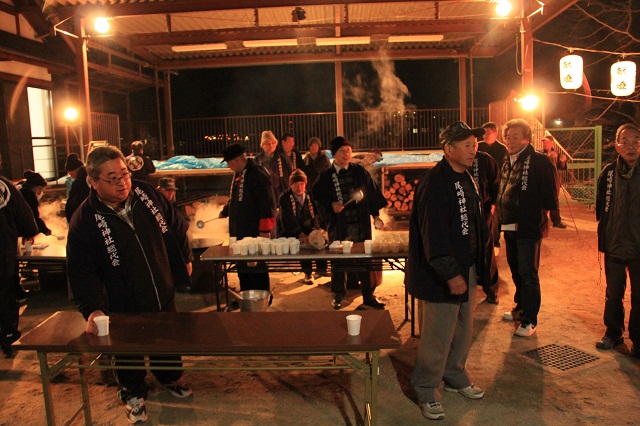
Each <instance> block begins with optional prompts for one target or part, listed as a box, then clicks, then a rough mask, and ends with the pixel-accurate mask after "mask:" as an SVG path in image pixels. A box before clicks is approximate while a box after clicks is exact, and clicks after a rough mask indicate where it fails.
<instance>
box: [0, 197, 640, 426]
mask: <svg viewBox="0 0 640 426" xmlns="http://www.w3.org/2000/svg"><path fill="white" fill-rule="evenodd" d="M561 210H562V216H563V220H564V222H565V223H566V224H567V225H568V228H567V229H557V228H553V229H552V230H551V235H550V237H549V238H547V239H545V240H544V241H543V244H542V258H541V265H540V278H541V285H542V308H541V311H540V316H539V325H538V332H537V333H536V334H534V335H533V336H532V337H530V338H519V337H514V336H513V331H514V329H515V326H514V324H513V323H509V322H505V321H503V320H502V319H501V317H502V314H503V313H504V312H505V311H508V310H510V309H511V307H512V299H513V293H514V286H513V283H512V281H511V278H510V274H509V269H508V266H507V263H506V259H505V257H504V252H502V253H500V255H499V256H498V262H499V270H500V274H501V275H500V276H501V282H500V284H501V288H500V291H499V295H500V304H499V305H498V306H496V305H490V304H487V303H486V302H484V301H483V300H484V297H483V294H482V291H479V292H478V297H477V300H476V312H475V329H474V341H473V346H472V348H471V352H470V354H469V359H468V363H467V369H468V370H469V373H470V375H471V377H472V378H473V381H474V383H475V384H476V385H477V386H479V387H481V388H483V389H484V390H485V392H486V395H485V397H484V398H483V399H481V400H474V401H472V400H468V399H465V398H463V397H462V396H460V395H458V394H449V393H444V395H443V398H442V404H443V407H444V409H445V412H446V419H445V420H443V421H441V422H440V423H441V424H461V425H495V424H510V425H565V424H566V425H574V424H598V425H624V424H629V425H630V424H637V423H638V422H640V420H639V419H640V408H639V404H638V399H639V396H640V361H638V360H636V359H633V358H631V357H630V356H629V355H628V350H629V348H630V346H631V344H630V342H629V341H628V339H627V338H626V337H627V335H626V334H625V344H624V345H622V346H620V347H618V348H616V349H613V350H610V351H600V350H597V349H596V348H595V347H594V343H595V342H596V341H597V340H598V339H599V338H600V337H601V336H602V335H603V332H604V328H603V325H602V310H603V305H604V293H605V281H604V272H603V270H602V266H603V259H602V257H601V256H599V255H598V252H597V245H596V234H595V229H596V222H595V215H594V213H593V212H592V211H589V210H588V209H587V208H586V207H585V206H583V205H579V204H574V203H572V204H570V205H568V206H567V205H565V204H563V205H562V206H561ZM299 278H301V277H300V276H299V275H298V276H295V275H293V274H291V273H279V274H274V275H273V276H272V286H273V287H274V288H275V291H274V293H275V299H274V303H273V306H272V307H271V308H270V309H272V310H277V311H292V310H312V309H313V310H330V309H332V308H331V306H330V302H331V294H330V291H329V288H328V286H327V285H326V282H327V281H328V279H327V278H323V279H320V280H318V283H317V284H316V285H313V286H307V285H303V284H301V283H298V282H297V280H298V279H299ZM402 280H403V275H402V274H401V273H400V272H385V273H384V281H383V284H382V286H381V287H380V288H379V289H378V290H377V294H378V296H379V298H380V299H381V300H383V301H385V302H386V303H387V308H388V309H389V311H390V313H391V316H392V318H393V320H394V323H395V325H396V327H397V329H398V333H399V334H400V336H401V338H402V346H401V347H400V348H399V349H397V350H390V351H384V353H383V354H382V356H381V371H380V382H379V393H378V408H379V424H380V425H415V424H429V423H430V422H431V421H430V420H427V419H424V418H423V417H422V416H421V414H420V410H419V409H418V407H417V405H416V399H415V394H414V392H413V390H412V388H411V385H410V379H411V372H412V369H413V363H414V358H415V352H416V348H417V343H418V339H417V338H413V337H411V335H410V326H409V324H407V323H404V321H403V318H404V309H403V306H404V304H403V295H404V287H403V284H402ZM234 282H236V281H234V280H232V284H233V283H234ZM358 293H359V292H358V291H357V290H352V291H351V292H350V293H349V294H348V299H347V300H348V301H349V302H350V303H349V304H348V305H347V306H346V307H344V308H343V311H345V312H347V311H350V310H353V309H355V308H356V307H357V306H358V305H359V304H360V302H361V296H359V294H358ZM65 294H66V293H65V289H64V287H59V288H53V289H51V288H50V289H43V290H41V291H39V292H32V295H31V296H30V298H29V301H28V305H27V307H26V309H25V310H24V312H23V314H22V316H21V328H22V331H23V333H24V332H27V331H29V330H30V329H32V328H33V327H35V326H36V325H37V324H38V323H39V322H40V321H42V320H43V319H44V318H46V317H47V316H48V315H50V314H51V313H53V312H54V311H56V310H67V309H73V306H71V305H70V303H69V302H68V301H67V300H66V297H65ZM213 302H214V298H213V296H212V295H211V294H178V305H179V310H183V311H186V310H210V309H211V305H212V304H213ZM625 303H626V306H627V312H628V308H629V296H627V298H626V299H625ZM229 315H233V314H232V313H231V314H229ZM317 326H318V327H322V324H317ZM212 332H214V331H213V330H212ZM141 338H144V337H143V336H141ZM536 354H538V355H541V356H543V357H546V356H548V357H549V360H550V361H552V362H556V366H555V367H554V366H548V365H543V364H541V363H540V362H538V361H536V360H535V355H536ZM545 359H547V358H545ZM186 379H187V380H188V381H189V383H190V384H191V385H192V387H193V390H194V396H193V397H190V398H187V399H186V400H176V399H174V398H172V397H171V396H169V395H168V394H166V393H165V392H163V391H162V390H160V389H159V388H158V386H157V384H156V383H155V381H154V380H153V379H152V378H151V377H150V376H148V378H147V381H148V383H149V384H150V385H151V393H150V397H149V400H148V404H147V407H148V411H149V421H148V422H147V424H150V425H178V424H179V425H233V426H241V425H242V426H244V425H289V424H291V425H293V424H295V425H341V424H342V425H358V424H362V423H363V418H362V401H363V399H362V398H363V391H364V390H363V385H362V380H361V379H360V377H359V376H357V375H356V374H355V373H345V372H341V373H338V372H336V373H333V372H331V373H316V372H296V373H287V372H260V373H251V372H246V373H245V372H228V373H209V372H207V373H199V372H187V373H186ZM90 380H91V383H93V386H92V388H91V398H92V410H93V418H94V421H95V424H97V425H124V424H127V422H126V420H125V417H124V411H123V410H122V408H121V406H120V404H119V403H118V401H117V400H116V398H115V388H114V387H110V386H107V385H106V384H104V380H103V379H102V378H101V376H100V374H99V373H96V372H91V373H90ZM0 381H1V383H2V385H1V386H0V425H14V424H21V425H42V424H45V421H46V420H45V412H44V404H43V399H42V388H41V386H40V380H39V371H38V363H37V359H36V357H35V354H34V353H32V352H20V353H19V354H18V356H17V357H16V358H14V359H9V360H5V359H3V360H0ZM77 383H78V375H77V373H72V372H69V373H66V374H65V376H64V377H63V378H61V379H60V380H59V381H58V382H57V383H56V384H54V385H53V392H54V396H55V398H56V404H57V405H56V407H57V409H58V415H59V420H58V421H59V422H60V421H62V420H63V419H64V418H66V417H67V416H69V415H70V413H71V412H72V409H73V406H72V404H71V402H75V401H76V400H77V401H79V400H80V394H79V389H78V386H77ZM76 424H81V422H76Z"/></svg>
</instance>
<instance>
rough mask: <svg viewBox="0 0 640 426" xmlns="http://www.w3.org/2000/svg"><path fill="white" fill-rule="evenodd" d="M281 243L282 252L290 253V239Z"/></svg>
mask: <svg viewBox="0 0 640 426" xmlns="http://www.w3.org/2000/svg"><path fill="white" fill-rule="evenodd" d="M281 244H282V254H289V241H287V240H284V241H283V242H282V243H281Z"/></svg>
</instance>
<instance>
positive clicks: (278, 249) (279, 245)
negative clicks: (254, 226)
mask: <svg viewBox="0 0 640 426" xmlns="http://www.w3.org/2000/svg"><path fill="white" fill-rule="evenodd" d="M283 247H284V243H283V242H282V241H278V242H277V243H276V254H277V255H282V249H283Z"/></svg>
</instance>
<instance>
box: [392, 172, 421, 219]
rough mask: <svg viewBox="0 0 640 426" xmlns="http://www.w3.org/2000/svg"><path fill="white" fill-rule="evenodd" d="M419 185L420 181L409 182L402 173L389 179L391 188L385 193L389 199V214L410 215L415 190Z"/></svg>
mask: <svg viewBox="0 0 640 426" xmlns="http://www.w3.org/2000/svg"><path fill="white" fill-rule="evenodd" d="M417 184H418V179H415V180H413V181H412V182H407V180H406V178H405V176H404V175H403V174H402V173H397V174H395V175H394V176H393V178H391V179H389V188H387V189H385V191H384V198H386V199H387V209H388V210H387V211H388V212H389V213H393V212H399V213H409V212H410V211H411V207H412V206H413V189H414V188H415V186H416V185H417Z"/></svg>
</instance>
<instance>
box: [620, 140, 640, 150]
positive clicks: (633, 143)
mask: <svg viewBox="0 0 640 426" xmlns="http://www.w3.org/2000/svg"><path fill="white" fill-rule="evenodd" d="M616 145H617V146H625V147H630V148H636V147H638V146H639V145H640V140H637V139H636V140H634V141H627V140H624V141H621V142H616Z"/></svg>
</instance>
